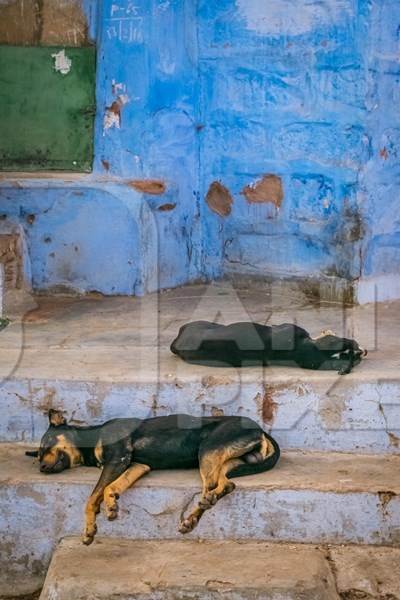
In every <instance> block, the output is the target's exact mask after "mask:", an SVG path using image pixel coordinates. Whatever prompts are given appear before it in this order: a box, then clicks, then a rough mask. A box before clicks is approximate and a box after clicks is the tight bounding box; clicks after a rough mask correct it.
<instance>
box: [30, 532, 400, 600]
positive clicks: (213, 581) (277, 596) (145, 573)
mask: <svg viewBox="0 0 400 600" xmlns="http://www.w3.org/2000/svg"><path fill="white" fill-rule="evenodd" d="M399 562H400V549H399V548H384V547H380V548H374V549H373V550H372V551H371V549H370V548H365V547H345V548H337V547H331V548H318V547H313V546H306V545H296V546H294V545H287V544H268V543H263V542H250V541H247V542H236V541H226V542H203V543H199V542H198V541H179V542H177V541H162V542H151V541H146V542H143V541H129V540H124V539H112V538H111V539H99V540H98V541H97V542H96V543H95V544H94V545H93V546H91V547H90V548H85V547H84V546H82V544H81V543H80V541H79V539H76V538H66V539H64V540H63V541H62V542H61V544H60V546H59V547H58V548H57V550H56V552H55V554H54V556H53V558H52V561H51V565H50V569H49V572H48V574H47V577H46V582H45V586H44V588H43V591H42V594H41V596H40V600H112V599H115V598H118V600H134V599H135V600H136V599H137V600H139V599H140V600H144V599H146V598H149V599H151V600H161V599H164V600H177V599H181V600H183V599H184V600H188V599H190V598H191V599H194V598H195V599H196V600H217V599H219V598H232V599H233V600H242V599H243V600H244V599H249V600H250V599H251V600H254V599H255V598H257V599H260V600H261V599H263V600H267V599H271V600H283V599H285V600H300V599H301V600H307V599H309V600H340V599H355V598H364V599H370V600H373V599H378V598H379V599H384V598H386V599H391V600H395V599H398V598H400V582H399V578H398V576H397V575H396V571H398V565H399Z"/></svg>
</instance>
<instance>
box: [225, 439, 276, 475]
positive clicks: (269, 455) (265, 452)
mask: <svg viewBox="0 0 400 600" xmlns="http://www.w3.org/2000/svg"><path fill="white" fill-rule="evenodd" d="M280 455H281V451H280V448H279V444H278V442H277V441H276V440H274V438H272V437H271V436H270V435H268V433H265V432H264V433H263V434H262V440H261V444H260V449H259V450H258V451H257V452H254V451H252V452H249V453H248V454H245V455H244V456H242V457H241V461H242V462H241V464H238V465H236V466H235V467H233V469H232V470H231V471H229V473H228V477H229V478H231V477H242V476H244V475H256V474H257V473H263V472H264V471H269V470H270V469H273V468H274V466H275V465H276V463H277V462H278V460H279V457H280Z"/></svg>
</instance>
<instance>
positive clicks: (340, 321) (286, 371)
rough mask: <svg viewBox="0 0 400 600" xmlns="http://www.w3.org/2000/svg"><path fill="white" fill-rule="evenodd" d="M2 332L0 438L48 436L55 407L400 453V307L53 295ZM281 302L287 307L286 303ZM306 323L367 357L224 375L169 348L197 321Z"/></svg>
mask: <svg viewBox="0 0 400 600" xmlns="http://www.w3.org/2000/svg"><path fill="white" fill-rule="evenodd" d="M35 300H36V303H37V306H36V308H35V309H34V310H30V311H29V312H27V314H26V315H25V316H24V318H23V319H22V320H20V321H18V320H14V321H13V322H12V323H11V324H10V325H9V326H8V327H7V328H6V329H4V330H3V331H2V332H1V333H0V381H1V386H0V440H1V441H23V440H25V441H31V440H38V439H40V437H41V435H42V433H43V432H44V431H45V429H46V428H47V417H46V412H47V410H48V409H49V408H62V409H64V410H65V412H66V414H67V415H68V416H69V417H70V418H72V419H73V420H74V422H76V423H89V424H92V423H99V422H103V421H105V420H107V419H110V418H113V417H117V416H118V417H127V416H137V417H149V416H152V415H163V414H168V413H172V412H187V413H190V414H193V415H210V414H222V413H224V414H226V415H229V414H235V415H237V414H241V415H246V416H249V417H252V418H254V419H256V420H257V421H258V422H259V423H260V424H261V425H263V426H264V427H265V428H266V429H267V430H271V429H272V431H273V433H274V434H275V435H276V437H277V439H278V441H279V442H280V443H281V445H282V447H284V448H292V449H295V448H299V449H310V450H322V451H324V450H334V451H345V452H358V453H360V452H365V453H379V452H382V453H394V454H395V453H397V454H400V382H399V380H398V373H399V369H400V354H399V352H398V339H399V335H400V320H399V319H398V314H399V303H392V304H390V305H387V306H379V307H378V308H376V307H373V306H369V305H367V306H364V307H357V308H353V309H345V308H343V307H342V306H338V305H326V306H325V305H322V306H319V305H315V304H301V303H299V302H298V301H297V302H295V303H294V304H291V303H290V298H281V297H279V298H278V299H275V300H274V299H273V298H270V297H269V296H267V295H266V294H265V293H261V292H260V291H259V290H256V291H255V292H253V291H251V290H247V291H246V290H244V291H243V290H235V289H234V288H233V287H232V286H230V285H228V284H227V283H226V282H223V283H221V284H213V285H210V286H186V287H185V288H182V289H180V290H171V291H169V292H167V293H164V294H160V295H156V294H153V295H149V296H147V297H146V298H142V299H141V298H102V297H99V296H95V297H87V298H69V297H64V298H45V297H38V298H36V299H35ZM278 300H279V301H278ZM202 318H206V319H218V320H219V322H225V323H227V322H233V321H238V320H254V321H258V322H261V323H265V322H268V323H281V322H284V321H290V322H297V323H298V324H301V325H303V326H304V327H306V328H307V329H308V330H309V331H310V333H311V334H312V335H318V334H319V333H320V331H321V330H322V329H326V328H330V329H333V330H335V331H336V332H337V333H338V334H340V335H347V336H351V337H356V338H357V339H358V340H359V341H360V343H361V344H362V345H363V346H365V347H367V348H368V349H369V355H368V357H367V358H366V360H365V361H364V362H363V363H362V364H361V365H359V366H358V367H356V368H355V370H354V371H353V372H352V373H351V374H350V375H345V376H339V375H337V373H334V372H329V371H321V372H318V371H305V370H302V369H298V368H284V367H275V368H266V369H263V368H257V367H248V368H243V369H239V370H238V369H219V368H210V367H200V366H196V365H188V364H185V363H184V362H183V361H182V360H180V359H179V358H177V357H176V356H174V355H173V354H172V353H171V352H170V351H169V344H170V343H171V341H172V340H173V339H174V337H175V336H176V334H177V332H178V330H179V327H180V326H181V325H182V324H183V323H185V322H188V321H191V320H196V319H202Z"/></svg>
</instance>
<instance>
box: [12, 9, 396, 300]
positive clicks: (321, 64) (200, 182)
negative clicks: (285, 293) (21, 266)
mask: <svg viewBox="0 0 400 600" xmlns="http://www.w3.org/2000/svg"><path fill="white" fill-rule="evenodd" d="M84 7H85V10H86V13H87V15H88V19H89V23H90V31H92V33H93V35H96V40H97V46H98V66H97V68H98V74H97V116H96V136H95V154H96V156H95V162H94V172H93V175H92V176H91V178H89V183H90V181H92V182H95V185H93V186H92V188H91V189H90V191H88V190H89V188H88V189H86V191H85V193H84V194H83V195H82V196H77V195H76V196H71V191H69V192H68V193H67V192H66V193H65V194H64V195H63V196H59V194H60V193H61V192H60V189H59V188H57V190H56V191H54V190H53V191H51V190H49V191H48V193H46V194H45V195H43V196H42V197H40V198H39V197H38V196H35V194H33V195H32V196H31V197H30V196H29V194H25V195H24V196H23V195H22V192H20V191H19V190H18V189H14V190H13V191H12V190H11V191H10V188H8V192H7V194H8V196H7V198H8V200H7V202H9V203H10V202H11V203H13V206H14V209H13V218H15V219H17V218H19V217H18V215H21V214H22V213H21V211H22V212H23V213H26V212H32V211H33V210H34V209H35V211H36V210H37V211H38V212H40V209H41V208H42V209H43V207H44V206H45V205H46V206H47V204H49V205H50V206H51V208H50V209H49V210H48V212H46V215H47V216H46V219H47V222H46V226H45V227H44V221H43V220H42V218H40V219H38V224H37V225H35V224H33V225H32V226H30V228H29V229H27V236H28V239H29V240H30V250H31V254H32V264H33V265H34V269H33V279H34V285H35V286H36V287H50V286H51V285H52V284H57V283H59V282H60V281H61V279H62V280H63V284H65V280H68V278H70V284H71V286H72V287H76V286H77V282H79V286H78V287H79V289H99V290H100V291H103V292H106V293H138V292H139V293H141V292H143V291H146V290H149V289H154V288H155V287H169V286H174V285H179V284H182V283H185V282H187V281H191V280H195V279H196V278H199V277H208V278H210V277H217V276H221V275H223V274H224V273H238V272H240V273H243V272H244V273H251V274H254V275H271V274H272V275H299V276H315V277H331V276H338V277H341V278H345V279H348V280H350V281H354V282H356V283H360V289H361V292H360V297H361V299H362V300H364V301H365V300H368V299H371V297H372V295H373V294H374V286H375V285H376V282H378V283H379V284H381V283H382V281H383V279H382V277H383V278H386V280H385V281H386V283H387V285H386V284H385V286H384V287H385V289H387V290H391V291H389V292H387V295H389V296H395V295H397V294H398V295H400V285H399V286H397V283H396V281H397V274H398V272H399V269H400V267H399V265H400V261H399V258H400V215H399V208H398V207H399V201H398V185H399V181H400V179H399V176H398V175H399V161H398V151H399V148H398V147H399V131H400V129H399V113H398V105H399V98H400V91H399V90H400V87H399V86H400V83H399V82H400V70H399V69H400V68H399V56H400V41H399V40H400V37H399V36H400V34H399V31H400V29H399V26H400V4H399V3H398V2H397V0H385V1H384V2H383V1H382V0H318V1H317V0H315V1H313V0H296V1H292V0H274V1H273V2H272V1H271V2H267V1H266V0H219V1H218V2H210V1H208V0H135V2H133V1H130V0H118V1H117V0H114V1H112V0H104V1H103V2H102V3H95V2H93V0H85V2H84ZM96 7H97V10H96ZM96 25H97V27H96ZM270 174H273V175H275V176H276V177H279V178H280V181H281V187H282V190H283V199H282V202H281V204H280V206H276V202H275V203H274V202H271V198H270V197H269V196H268V194H267V195H266V197H262V198H261V201H258V202H256V203H254V202H249V201H248V199H247V198H246V196H245V195H244V193H243V190H244V188H245V187H246V186H252V185H256V184H257V182H258V181H259V180H260V179H261V178H262V177H263V176H265V175H270ZM133 179H141V180H142V179H157V180H160V181H162V182H163V183H164V184H165V186H166V191H165V192H164V193H163V194H161V195H157V196H155V195H149V194H139V193H137V192H136V191H134V190H133V189H132V186H131V185H130V182H131V180H133ZM110 181H111V182H117V183H118V185H119V186H120V188H119V189H120V190H122V189H123V190H124V192H123V193H122V192H121V196H123V197H125V196H126V197H127V198H129V200H124V201H122V200H119V198H118V193H117V194H108V192H107V193H106V192H104V193H102V191H101V186H102V185H103V183H102V182H110ZM215 181H219V182H221V183H222V184H223V185H224V186H225V187H226V188H227V190H228V191H229V193H230V195H231V197H232V206H231V212H230V214H227V215H226V216H220V215H219V214H217V213H216V212H214V211H213V210H212V209H211V208H210V207H209V205H208V204H207V203H206V201H205V198H206V195H207V191H208V189H209V186H210V185H211V184H212V183H213V182H215ZM89 183H87V185H88V186H89ZM26 185H27V184H25V186H26ZM75 185H76V186H78V184H75ZM104 185H106V184H105V183H104ZM28 187H29V185H28ZM89 187H90V186H89ZM75 191H76V190H75ZM78 191H79V190H78ZM103 191H104V190H103ZM54 194H56V195H57V198H55V197H54ZM104 194H105V195H104ZM107 194H108V195H107ZM105 196H107V198H108V200H105ZM264 196H265V194H264ZM11 197H12V200H10V198H11ZM18 198H19V200H18ZM272 199H273V198H272ZM18 203H19V204H18ZM119 203H122V204H121V206H118V204H119ZM7 206H9V205H7ZM17 206H19V208H18V209H17V208H15V207H17ZM61 207H62V208H61ZM127 207H128V208H127ZM138 207H141V208H138ZM143 207H145V209H143ZM127 211H128V212H127ZM143 211H144V212H143ZM42 212H43V211H42ZM228 212H229V211H228ZM144 214H146V215H147V216H146V219H147V221H148V223H149V222H150V221H151V226H149V227H147V225H146V227H147V229H146V231H150V232H151V233H150V234H149V236H150V237H146V235H147V234H146V235H144V234H143V233H140V230H141V228H142V223H141V222H140V219H141V218H143V215H144ZM73 215H75V216H73ZM77 215H79V216H77ZM73 219H78V222H79V226H77V227H75V226H73V225H72V226H71V222H73ZM135 219H136V220H137V219H139V221H138V222H137V221H135ZM85 222H87V228H86V230H85V225H84V223H85ZM39 223H41V225H43V227H42V226H41V227H40V229H38V230H37V231H36V229H35V228H36V227H38V228H39ZM44 229H46V230H48V231H49V234H50V235H51V232H52V231H53V236H52V239H53V238H54V243H55V244H57V248H50V247H48V246H43V242H42V237H41V236H43V230H44ZM56 231H58V232H59V233H57V234H56V233H55V232H56ZM78 233H79V238H80V240H81V241H80V244H82V239H84V238H85V237H86V247H87V252H86V254H85V258H83V257H82V258H79V260H78V264H79V265H80V266H79V268H78V267H76V265H75V263H76V260H77V256H76V254H75V253H74V252H72V253H71V252H70V248H73V247H74V245H76V243H77V242H76V240H77V236H78ZM155 238H156V239H155ZM57 239H59V240H60V242H58V241H57ZM65 240H67V241H65ZM100 240H101V242H102V243H100ZM64 243H66V244H67V245H66V246H65V249H63V246H62V244H64ZM149 245H151V246H152V249H153V250H155V251H156V254H157V256H155V254H154V252H153V254H152V265H151V266H150V267H146V268H145V267H144V266H143V260H141V266H140V267H139V266H137V267H135V265H133V266H132V264H131V263H135V264H136V262H137V261H138V260H140V257H141V256H148V247H149ZM113 248H114V249H115V252H116V254H115V257H116V258H115V260H117V261H118V260H119V258H118V257H120V258H121V261H122V262H121V265H119V266H116V264H115V263H112V262H109V255H110V252H111V253H112V249H113ZM94 249H96V254H97V257H96V260H94V259H93V257H91V256H90V253H91V252H92V251H93V250H94ZM50 253H54V254H55V257H56V258H54V257H53V262H52V261H51V260H50V258H52V257H50ZM132 257H134V258H132ZM79 261H80V262H79ZM98 263H101V272H100V273H99V270H98ZM55 265H56V267H55ZM60 265H64V266H62V268H61V266H60ZM65 265H69V269H68V268H67V267H65ZM64 267H65V268H64ZM75 267H76V268H75ZM146 269H147V271H146ZM149 269H150V271H151V275H149ZM60 271H62V272H63V273H64V275H63V277H61V276H60ZM145 271H146V273H147V274H145V275H143V273H144V272H145ZM155 271H157V273H158V275H157V276H155V275H154V272H155ZM68 273H70V275H69V276H68V275H66V274H68ZM150 281H151V284H150V283H149V282H150ZM118 282H119V283H118ZM396 286H397V287H396ZM397 288H399V289H398V290H397Z"/></svg>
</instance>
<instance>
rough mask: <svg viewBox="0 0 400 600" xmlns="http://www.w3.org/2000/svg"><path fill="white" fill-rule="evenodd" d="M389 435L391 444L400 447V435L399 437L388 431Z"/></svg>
mask: <svg viewBox="0 0 400 600" xmlns="http://www.w3.org/2000/svg"><path fill="white" fill-rule="evenodd" d="M388 436H389V440H390V445H391V446H394V447H395V448H400V437H398V436H397V435H395V434H394V433H392V432H391V431H389V432H388Z"/></svg>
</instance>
